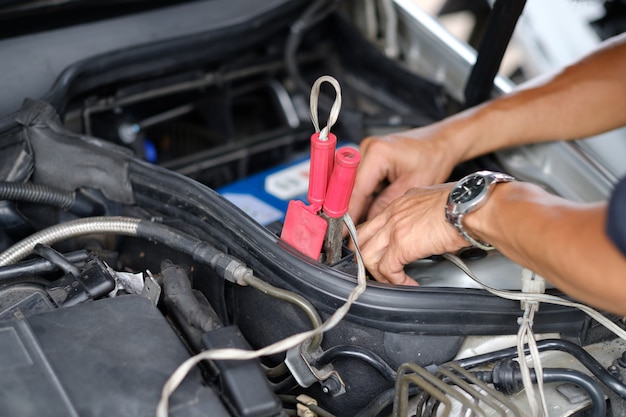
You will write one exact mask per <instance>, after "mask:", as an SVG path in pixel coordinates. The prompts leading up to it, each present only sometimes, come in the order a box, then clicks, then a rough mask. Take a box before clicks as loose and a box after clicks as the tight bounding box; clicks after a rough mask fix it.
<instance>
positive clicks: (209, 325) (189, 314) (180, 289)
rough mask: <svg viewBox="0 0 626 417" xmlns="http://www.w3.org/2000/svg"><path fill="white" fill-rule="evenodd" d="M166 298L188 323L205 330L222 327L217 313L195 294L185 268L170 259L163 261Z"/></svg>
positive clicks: (162, 271) (162, 269)
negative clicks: (201, 301)
mask: <svg viewBox="0 0 626 417" xmlns="http://www.w3.org/2000/svg"><path fill="white" fill-rule="evenodd" d="M161 275H162V276H163V292H164V294H165V299H166V300H168V301H169V302H170V303H171V305H172V307H173V308H175V309H177V310H178V311H179V312H180V314H181V315H182V316H183V318H184V319H185V320H186V321H187V323H189V324H191V325H192V326H194V327H196V328H197V329H200V330H202V331H204V332H208V331H211V330H215V329H217V328H219V327H222V323H221V321H220V319H219V317H217V313H215V312H214V311H213V309H211V308H210V307H209V306H203V305H201V304H200V302H199V301H198V299H197V298H196V297H195V296H194V294H193V289H192V288H191V282H190V281H189V277H188V276H187V273H186V272H185V270H184V269H183V268H182V267H180V266H178V265H174V264H173V263H172V262H171V261H169V260H164V261H163V262H162V263H161Z"/></svg>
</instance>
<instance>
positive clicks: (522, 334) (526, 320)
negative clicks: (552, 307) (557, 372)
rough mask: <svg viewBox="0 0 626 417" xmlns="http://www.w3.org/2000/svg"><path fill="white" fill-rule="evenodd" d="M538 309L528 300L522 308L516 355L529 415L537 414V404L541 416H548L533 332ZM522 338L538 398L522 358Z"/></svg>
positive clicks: (539, 359)
mask: <svg viewBox="0 0 626 417" xmlns="http://www.w3.org/2000/svg"><path fill="white" fill-rule="evenodd" d="M538 309H539V303H537V302H528V303H526V308H525V309H524V315H523V316H522V317H520V319H519V321H518V322H519V325H520V327H519V331H518V333H517V356H518V358H519V366H520V371H521V373H522V384H523V385H524V390H525V391H526V398H527V399H528V405H529V406H530V412H531V414H530V415H531V416H538V415H539V405H540V406H541V410H542V413H541V415H542V416H543V417H548V406H547V404H546V394H545V391H544V389H543V366H542V364H541V358H540V356H539V349H538V348H537V340H536V339H535V334H534V333H533V329H532V327H533V320H534V317H535V312H536V311H537V310H538ZM524 339H526V341H527V343H528V348H529V350H530V358H531V361H532V364H533V369H534V370H535V375H536V376H537V389H538V390H539V400H538V399H537V396H536V395H535V390H534V388H533V382H532V380H531V378H530V368H529V367H528V363H527V362H526V361H525V360H524V358H525V357H526V355H525V354H524Z"/></svg>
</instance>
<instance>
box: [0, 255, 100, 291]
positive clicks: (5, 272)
mask: <svg viewBox="0 0 626 417" xmlns="http://www.w3.org/2000/svg"><path fill="white" fill-rule="evenodd" d="M89 256H90V255H89V252H88V251H86V250H79V251H75V252H68V253H65V254H63V257H64V258H65V259H66V260H67V261H68V262H70V263H72V264H78V263H82V262H85V261H86V260H87V258H89ZM58 268H59V266H58V265H56V264H55V263H53V262H51V261H49V260H48V259H33V260H29V261H23V262H19V263H16V264H12V265H8V266H2V267H0V284H4V283H6V282H9V281H10V282H14V280H16V279H17V278H21V277H32V276H38V275H41V274H46V273H48V272H53V271H56V270H58Z"/></svg>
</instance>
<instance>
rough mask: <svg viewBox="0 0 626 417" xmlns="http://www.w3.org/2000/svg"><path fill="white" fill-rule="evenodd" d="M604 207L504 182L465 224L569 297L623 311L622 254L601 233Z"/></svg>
mask: <svg viewBox="0 0 626 417" xmlns="http://www.w3.org/2000/svg"><path fill="white" fill-rule="evenodd" d="M606 212H607V204H606V203H593V204H581V203H573V202H570V201H567V200H565V199H563V198H560V197H557V196H554V195H551V194H549V193H547V192H546V191H544V190H543V189H541V188H539V187H537V186H535V185H532V184H528V183H507V184H499V185H497V186H496V187H495V189H494V192H493V194H492V195H491V196H490V198H489V200H488V202H487V204H486V205H485V206H483V207H481V208H480V209H478V210H477V211H475V212H474V213H471V214H469V215H467V216H466V217H465V219H464V225H465V227H466V228H467V229H468V230H469V231H470V233H471V234H472V235H473V236H476V237H478V238H480V239H484V240H485V241H486V242H490V243H491V244H492V245H494V246H495V247H496V248H497V249H498V250H499V251H500V252H502V253H503V254H504V255H506V256H507V257H509V258H510V259H512V260H513V261H515V262H517V263H519V264H520V265H523V266H526V267H528V268H530V269H531V270H533V271H535V272H537V273H538V274H539V275H541V276H543V277H545V278H546V279H548V280H549V281H550V282H551V283H552V284H554V285H555V286H556V287H557V288H559V289H560V290H562V291H564V292H565V293H567V294H569V295H571V296H572V297H575V298H577V299H579V300H582V301H584V302H586V303H588V304H590V305H592V306H596V307H598V308H601V309H604V310H608V311H611V312H613V313H616V314H622V315H626V285H624V284H626V275H625V274H626V257H624V255H623V254H622V253H621V252H620V251H619V250H618V249H617V248H616V247H615V246H614V245H613V243H612V242H611V241H610V240H609V238H608V237H607V235H606V233H605V223H606Z"/></svg>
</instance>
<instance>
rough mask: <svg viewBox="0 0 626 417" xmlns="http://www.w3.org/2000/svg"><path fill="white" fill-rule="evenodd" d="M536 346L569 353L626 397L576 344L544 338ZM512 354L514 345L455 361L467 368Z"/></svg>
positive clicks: (625, 388) (625, 391) (617, 382)
mask: <svg viewBox="0 0 626 417" xmlns="http://www.w3.org/2000/svg"><path fill="white" fill-rule="evenodd" d="M537 348H538V349H539V351H541V352H542V351H546V350H558V351H561V352H565V353H569V354H570V355H572V356H573V357H575V358H576V359H577V360H578V361H579V362H580V363H581V364H582V365H584V366H585V367H586V368H587V369H589V371H590V372H591V373H592V374H593V375H594V376H595V377H596V378H598V379H599V380H600V382H602V383H603V384H604V385H606V386H607V387H608V388H609V389H611V390H612V391H613V392H615V393H616V394H617V395H619V396H620V397H621V398H624V399H626V385H624V384H623V383H622V382H621V381H620V380H618V379H617V378H615V377H614V376H613V375H611V374H610V373H609V372H608V371H607V370H606V369H604V367H603V366H602V365H601V364H600V363H599V362H598V361H597V360H596V359H595V358H594V357H593V356H591V355H590V354H589V353H587V351H585V350H584V349H583V348H582V347H580V346H578V345H577V344H575V343H572V342H569V341H567V340H562V339H545V340H540V341H538V342H537ZM524 352H525V353H528V352H529V349H528V346H526V347H525V349H524ZM513 356H517V349H516V348H514V347H513V348H508V349H502V350H498V351H495V352H490V353H486V354H484V355H478V356H473V357H471V358H466V359H460V360H458V361H456V363H457V364H459V365H460V366H461V367H463V368H465V369H469V368H473V367H476V366H479V365H483V364H486V363H490V362H495V361H497V360H501V359H505V358H509V357H513Z"/></svg>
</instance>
